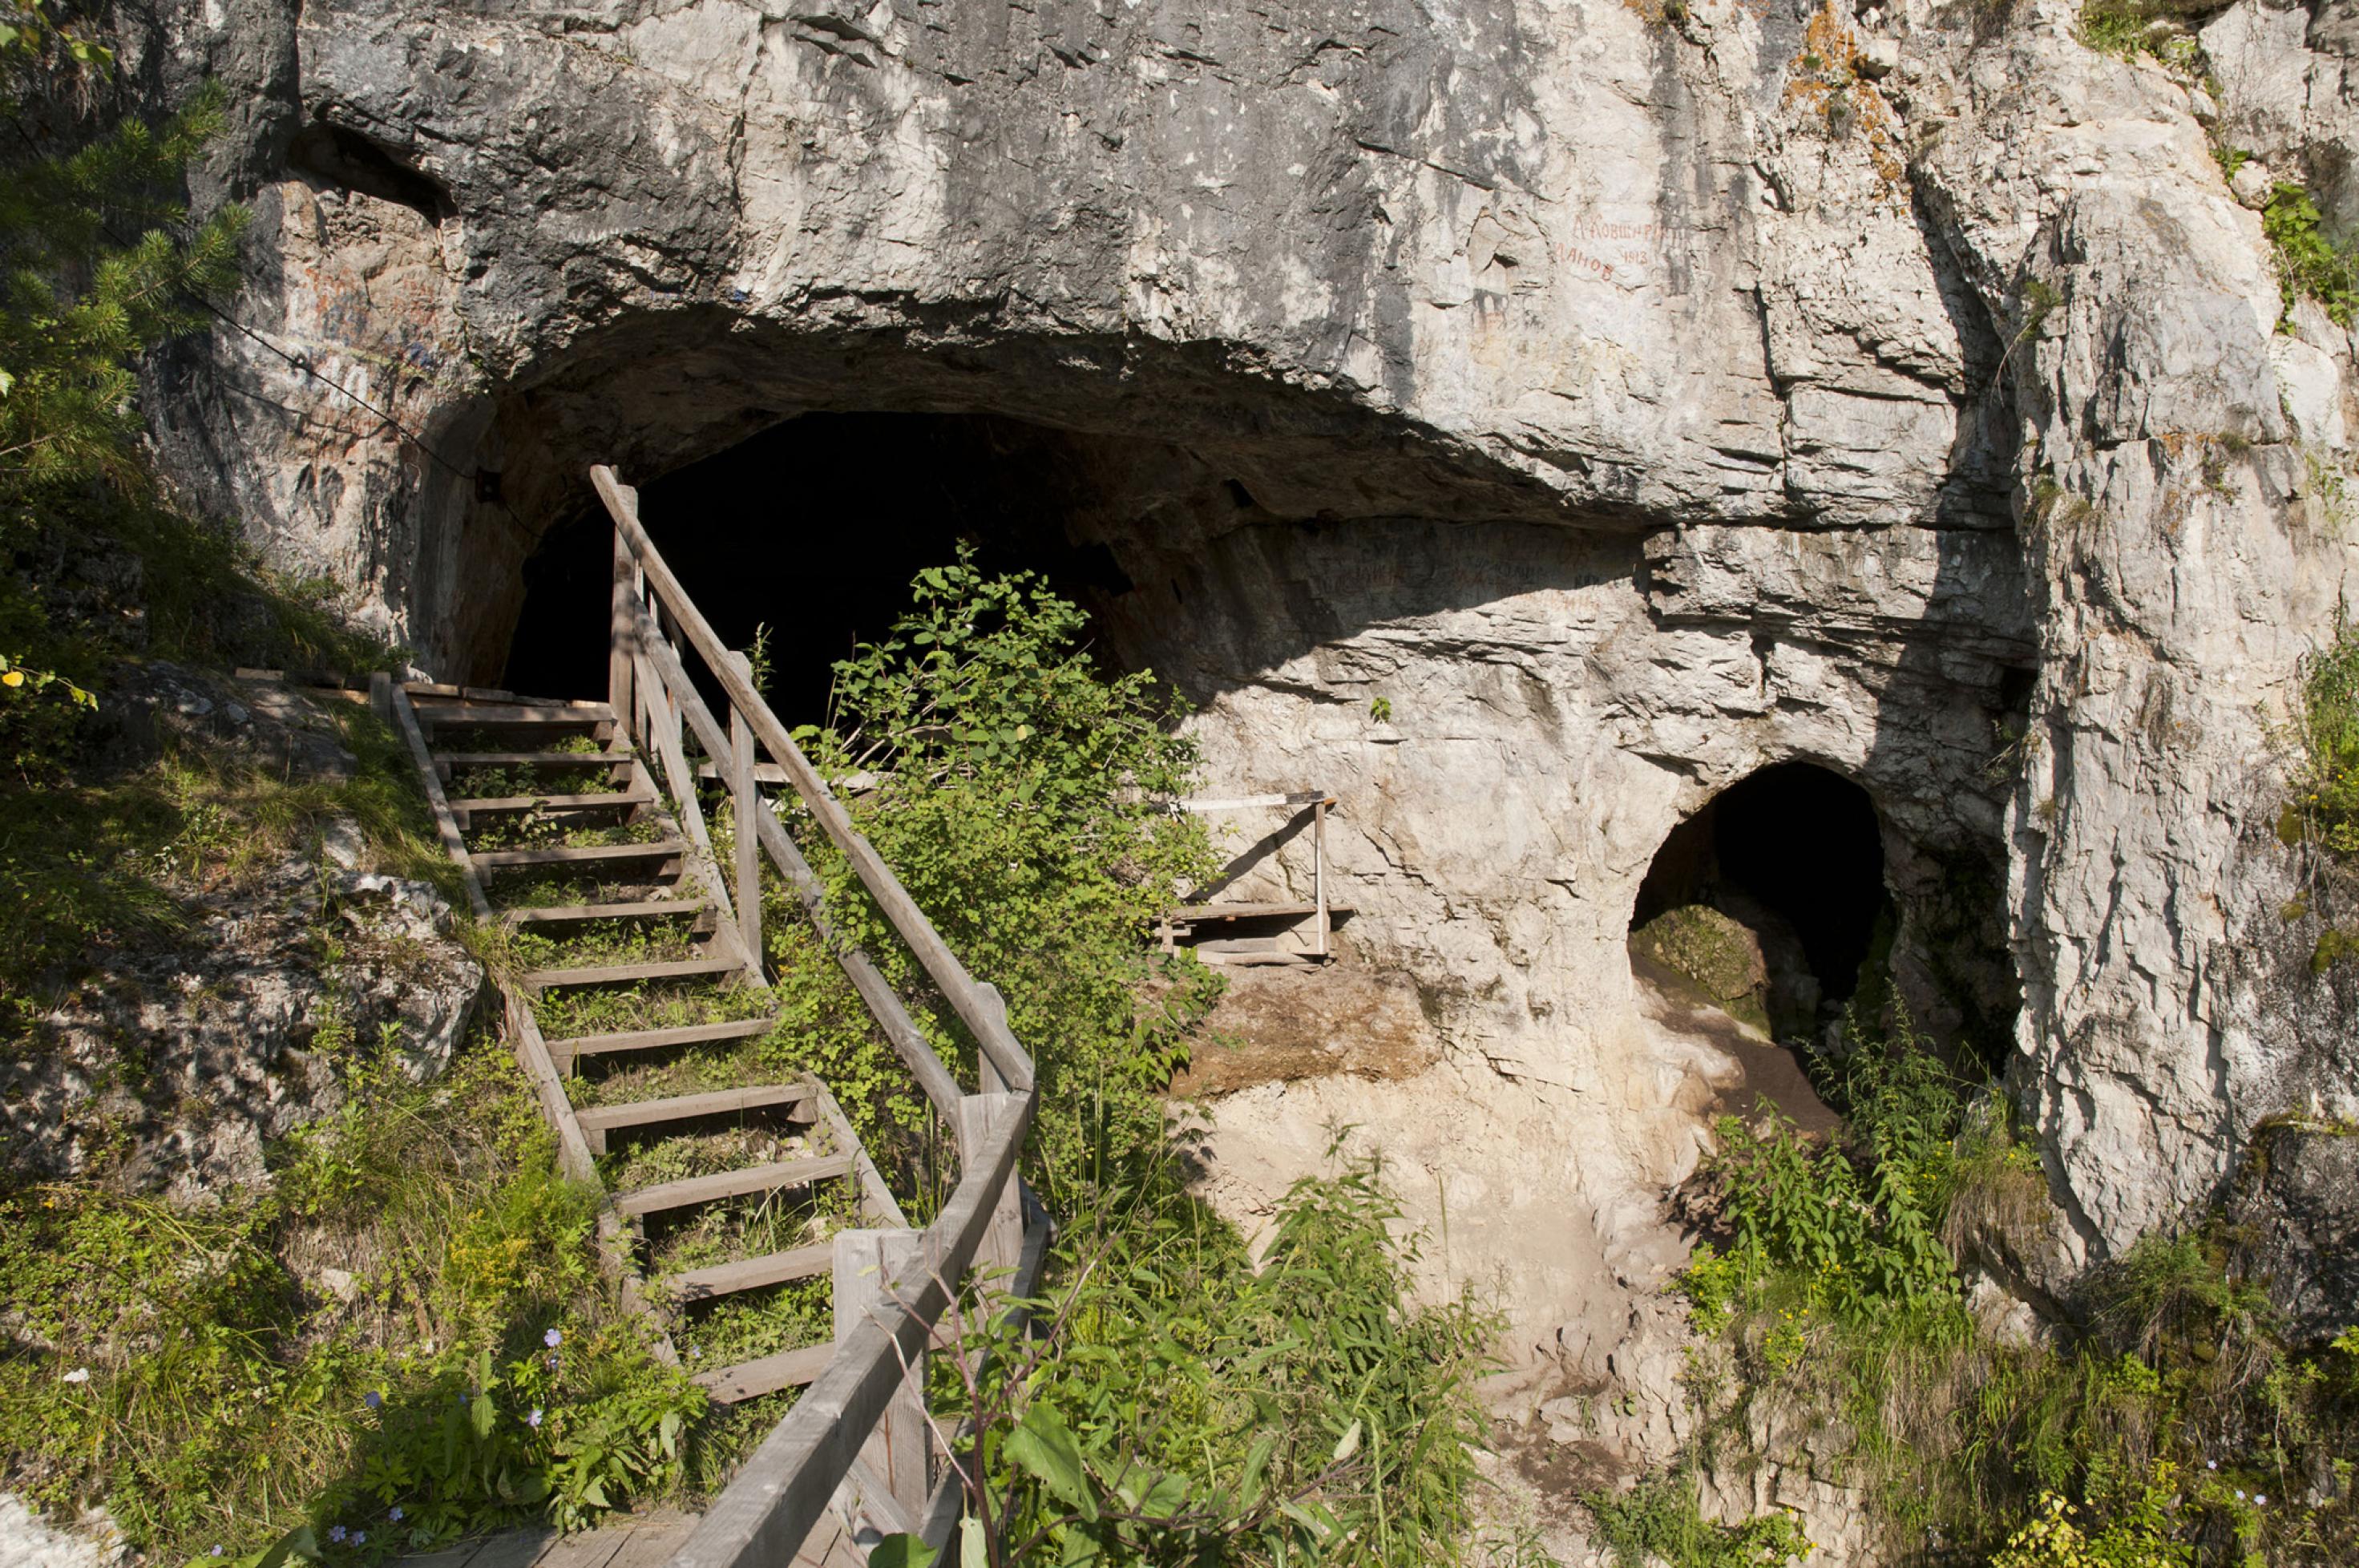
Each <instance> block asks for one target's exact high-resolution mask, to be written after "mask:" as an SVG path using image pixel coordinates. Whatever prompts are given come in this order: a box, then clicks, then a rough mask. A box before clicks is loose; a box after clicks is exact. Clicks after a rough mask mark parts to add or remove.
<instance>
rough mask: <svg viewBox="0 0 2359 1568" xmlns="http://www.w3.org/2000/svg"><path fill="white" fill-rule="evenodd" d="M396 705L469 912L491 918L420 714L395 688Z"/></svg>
mask: <svg viewBox="0 0 2359 1568" xmlns="http://www.w3.org/2000/svg"><path fill="white" fill-rule="evenodd" d="M387 696H388V700H389V701H390V702H392V704H393V716H394V722H395V723H396V724H397V725H398V726H399V727H400V729H401V735H402V738H403V739H404V740H407V741H408V743H409V755H410V757H411V759H412V760H413V761H415V762H416V763H417V764H418V777H419V780H420V781H421V782H423V783H424V785H425V786H426V803H427V805H428V806H429V808H431V810H432V811H433V812H434V831H435V833H437V834H438V835H439V836H440V838H441V840H442V850H443V853H444V854H446V855H449V856H450V857H451V859H452V860H455V861H457V862H458V863H459V869H460V871H461V873H462V874H463V875H464V877H466V881H467V908H468V910H469V911H470V912H471V913H473V915H474V917H475V919H477V920H490V919H491V918H492V901H491V900H490V899H489V898H485V897H484V879H483V877H480V876H479V875H477V868H476V866H475V863H474V860H473V857H472V856H471V855H469V854H468V853H467V839H466V835H465V834H463V833H461V832H460V831H459V823H458V822H457V820H456V819H454V818H453V817H452V816H451V798H450V797H449V796H448V795H446V794H444V793H443V792H442V779H441V778H440V775H438V774H437V773H436V772H435V771H434V754H433V753H432V752H430V751H429V750H427V748H426V735H425V732H424V731H422V730H420V729H419V727H418V712H417V710H416V709H414V708H412V707H411V706H410V705H409V693H408V692H407V691H403V690H402V689H401V688H400V687H398V686H396V687H394V688H393V690H392V691H390V692H389V693H388V694H387Z"/></svg>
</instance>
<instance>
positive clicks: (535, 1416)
mask: <svg viewBox="0 0 2359 1568" xmlns="http://www.w3.org/2000/svg"><path fill="white" fill-rule="evenodd" d="M524 1424H525V1425H527V1426H528V1427H532V1428H535V1429H538V1427H539V1425H540V1407H539V1406H538V1405H535V1406H533V1407H532V1414H530V1415H528V1416H527V1417H525V1418H524ZM2243 1495H2244V1494H2243V1493H2241V1492H2240V1493H2238V1494H2237V1496H2239V1497H2242V1496H2243Z"/></svg>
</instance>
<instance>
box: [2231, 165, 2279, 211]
mask: <svg viewBox="0 0 2359 1568" xmlns="http://www.w3.org/2000/svg"><path fill="white" fill-rule="evenodd" d="M2228 189H2229V191H2231V192H2232V193H2234V196H2235V198H2236V201H2237V203H2238V204H2239V205H2240V206H2245V207H2249V208H2251V209H2252V210H2253V211H2254V212H2259V211H2260V210H2261V209H2262V208H2264V207H2266V206H2267V205H2268V204H2269V194H2270V192H2272V191H2275V190H2276V189H2277V180H2276V177H2275V176H2273V175H2271V174H2270V173H2269V169H2268V165H2267V164H2265V163H2263V162H2261V160H2260V159H2258V158H2253V159H2250V160H2249V161H2247V162H2246V163H2245V167H2244V168H2242V169H2238V170H2236V172H2235V173H2234V175H2233V176H2231V177H2230V178H2229V180H2228Z"/></svg>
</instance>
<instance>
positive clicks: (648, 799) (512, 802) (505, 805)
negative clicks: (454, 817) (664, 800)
mask: <svg viewBox="0 0 2359 1568" xmlns="http://www.w3.org/2000/svg"><path fill="white" fill-rule="evenodd" d="M655 801H656V798H655V797H654V796H653V795H638V794H634V793H632V792H631V791H629V790H626V789H602V790H595V791H592V793H590V794H586V795H471V796H466V797H464V798H462V799H460V800H453V801H451V810H452V811H456V812H458V813H459V815H461V816H462V817H466V816H473V815H474V814H476V813H477V812H481V813H482V814H484V815H485V816H501V815H505V814H506V813H508V812H511V811H603V810H605V809H607V808H609V807H628V806H652V805H654V804H655Z"/></svg>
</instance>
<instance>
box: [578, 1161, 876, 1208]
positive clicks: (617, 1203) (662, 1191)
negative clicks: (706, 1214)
mask: <svg viewBox="0 0 2359 1568" xmlns="http://www.w3.org/2000/svg"><path fill="white" fill-rule="evenodd" d="M851 1173H852V1156H850V1155H849V1154H822V1155H820V1156H818V1157H817V1158H816V1159H811V1160H779V1161H778V1162H777V1163H776V1164H774V1165H754V1166H748V1167H747V1168H746V1169H745V1170H743V1171H722V1172H720V1173H719V1174H718V1175H713V1176H690V1177H689V1178H688V1179H686V1180H685V1181H663V1182H659V1183H658V1184H657V1185H655V1186H653V1187H642V1188H640V1189H639V1190H638V1191H636V1192H617V1193H616V1194H614V1207H615V1208H616V1209H617V1210H619V1211H620V1212H622V1213H624V1214H662V1213H663V1212H665V1211H666V1210H668V1209H685V1208H688V1207H690V1205H692V1204H696V1203H719V1202H720V1201H721V1200H722V1199H723V1198H743V1197H745V1196H746V1195H748V1194H749V1193H754V1192H777V1190H778V1189H779V1188H781V1187H808V1186H810V1185H811V1184H812V1183H813V1182H816V1181H827V1180H829V1179H830V1178H832V1177H836V1176H848V1175H850V1174H851Z"/></svg>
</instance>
